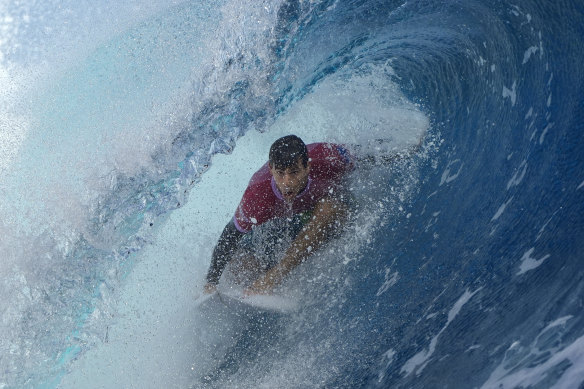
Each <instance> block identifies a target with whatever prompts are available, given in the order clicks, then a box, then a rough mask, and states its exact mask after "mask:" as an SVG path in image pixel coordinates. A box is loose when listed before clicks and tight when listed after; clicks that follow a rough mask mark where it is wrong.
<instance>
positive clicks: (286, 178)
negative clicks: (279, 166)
mask: <svg viewBox="0 0 584 389" xmlns="http://www.w3.org/2000/svg"><path fill="white" fill-rule="evenodd" d="M282 181H283V183H284V185H286V186H290V185H291V184H292V183H293V182H294V177H293V176H292V175H290V174H284V179H283V180H282Z"/></svg>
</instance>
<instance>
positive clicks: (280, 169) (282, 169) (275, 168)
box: [270, 157, 308, 171]
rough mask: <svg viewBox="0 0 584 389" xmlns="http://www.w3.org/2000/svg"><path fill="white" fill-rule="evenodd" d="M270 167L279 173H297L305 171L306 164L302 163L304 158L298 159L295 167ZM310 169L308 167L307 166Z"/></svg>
mask: <svg viewBox="0 0 584 389" xmlns="http://www.w3.org/2000/svg"><path fill="white" fill-rule="evenodd" d="M270 167H271V168H272V169H274V170H277V171H296V170H303V169H304V163H303V162H302V158H300V157H298V159H297V160H296V164H294V165H289V166H286V167H284V166H272V165H271V164H270ZM307 167H308V165H307Z"/></svg>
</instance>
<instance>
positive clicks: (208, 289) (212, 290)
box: [203, 282, 217, 294]
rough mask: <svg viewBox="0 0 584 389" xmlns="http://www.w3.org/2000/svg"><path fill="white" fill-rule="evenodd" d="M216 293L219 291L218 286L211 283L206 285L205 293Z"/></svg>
mask: <svg viewBox="0 0 584 389" xmlns="http://www.w3.org/2000/svg"><path fill="white" fill-rule="evenodd" d="M216 291H217V285H215V284H211V283H209V282H207V283H206V284H205V287H204V288H203V292H204V293H206V294H211V293H215V292H216Z"/></svg>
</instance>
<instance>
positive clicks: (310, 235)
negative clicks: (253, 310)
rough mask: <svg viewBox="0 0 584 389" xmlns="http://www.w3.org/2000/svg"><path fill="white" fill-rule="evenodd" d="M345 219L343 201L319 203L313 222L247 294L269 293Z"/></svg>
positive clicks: (324, 241)
mask: <svg viewBox="0 0 584 389" xmlns="http://www.w3.org/2000/svg"><path fill="white" fill-rule="evenodd" d="M347 216H348V207H347V205H346V204H344V203H343V202H342V201H339V200H337V199H333V198H328V197H327V198H323V199H322V200H321V201H319V202H318V204H317V205H316V207H315V208H314V212H313V214H312V219H311V220H310V222H308V223H307V224H306V226H305V227H304V228H303V229H302V231H301V232H300V233H299V234H298V236H297V237H296V238H295V239H294V241H293V242H292V244H291V245H290V247H289V248H288V249H287V250H286V252H285V253H284V257H283V258H282V260H281V261H280V262H279V264H278V265H276V266H274V267H273V268H271V269H270V270H268V271H267V272H266V273H265V274H264V275H263V276H262V277H260V278H259V279H257V280H256V281H255V282H254V283H253V284H252V286H251V287H250V288H249V289H247V290H246V294H255V293H270V292H271V291H272V289H273V288H274V287H276V286H277V285H278V284H280V283H281V282H282V280H283V279H284V278H285V277H286V275H288V273H290V272H291V271H292V269H294V268H295V267H296V266H298V265H300V264H301V263H302V262H303V261H304V260H305V259H306V258H307V257H308V256H309V255H310V254H311V253H312V252H314V251H315V250H317V249H319V248H320V246H322V245H323V244H324V243H326V242H327V241H328V240H329V239H330V238H331V236H333V235H334V232H335V231H337V230H338V229H339V227H340V226H342V225H343V224H344V223H345V221H346V219H347Z"/></svg>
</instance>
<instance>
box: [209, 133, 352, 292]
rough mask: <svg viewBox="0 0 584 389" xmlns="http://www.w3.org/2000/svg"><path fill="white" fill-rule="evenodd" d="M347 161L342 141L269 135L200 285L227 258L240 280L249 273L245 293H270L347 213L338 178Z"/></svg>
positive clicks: (215, 275)
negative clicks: (268, 143)
mask: <svg viewBox="0 0 584 389" xmlns="http://www.w3.org/2000/svg"><path fill="white" fill-rule="evenodd" d="M353 167H354V161H353V156H352V155H351V154H350V153H349V152H348V151H347V149H345V148H344V147H343V146H342V145H338V144H332V143H314V144H309V145H306V144H305V143H304V142H303V141H302V139H300V138H299V137H297V136H295V135H288V136H285V137H282V138H280V139H278V140H276V141H275V142H274V143H273V144H272V146H271V147H270V152H269V160H268V162H266V163H265V164H264V165H263V166H262V167H261V168H260V169H259V170H258V171H257V172H256V173H255V174H254V175H253V176H252V178H251V180H250V182H249V184H248V187H247V189H246V190H245V192H244V194H243V197H242V199H241V202H240V203H239V206H238V207H237V210H236V211H235V215H234V216H233V218H232V220H231V221H230V222H229V223H227V225H226V226H225V228H224V229H223V232H222V234H221V237H220V238H219V240H218V242H217V244H216V246H215V249H214V250H213V255H212V260H211V265H210V268H209V271H208V273H207V283H206V285H205V292H206V293H212V292H213V291H215V289H216V286H217V284H218V283H219V279H220V278H221V275H222V274H223V271H224V270H225V268H226V267H227V266H230V267H231V272H232V273H233V274H234V276H235V278H239V281H241V280H244V279H246V277H247V278H248V280H249V282H250V284H248V285H249V286H248V287H247V288H246V289H245V291H244V293H245V294H262V293H263V294H265V293H270V292H271V291H272V290H273V288H274V287H276V286H277V285H278V284H280V283H281V282H282V280H283V279H284V278H285V277H286V276H287V275H288V273H290V271H292V270H293V269H294V268H295V267H296V266H298V265H300V264H301V263H302V262H303V261H305V260H306V259H307V258H308V257H309V256H310V255H311V254H312V253H314V251H316V250H317V249H318V248H319V247H321V246H322V244H323V243H325V242H326V241H327V240H329V239H330V238H331V237H332V236H334V235H335V233H337V232H339V231H340V230H341V228H340V227H342V225H343V224H344V223H345V222H346V221H347V219H348V213H349V209H350V206H349V204H350V198H351V196H350V195H349V194H348V192H347V190H346V189H345V186H344V185H343V179H344V178H345V177H346V175H347V173H349V172H350V171H351V170H352V169H353ZM242 283H244V282H242Z"/></svg>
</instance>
